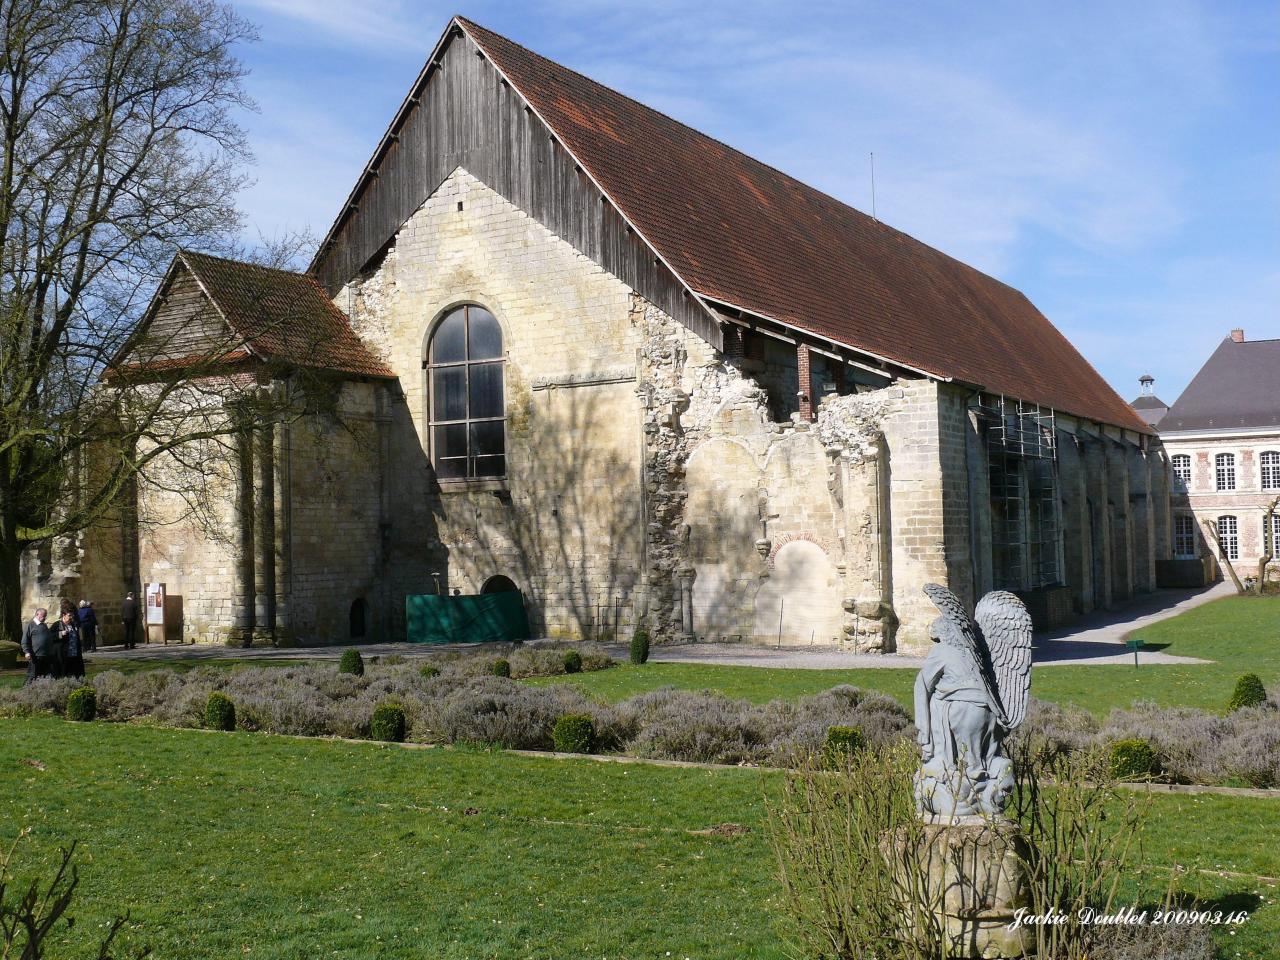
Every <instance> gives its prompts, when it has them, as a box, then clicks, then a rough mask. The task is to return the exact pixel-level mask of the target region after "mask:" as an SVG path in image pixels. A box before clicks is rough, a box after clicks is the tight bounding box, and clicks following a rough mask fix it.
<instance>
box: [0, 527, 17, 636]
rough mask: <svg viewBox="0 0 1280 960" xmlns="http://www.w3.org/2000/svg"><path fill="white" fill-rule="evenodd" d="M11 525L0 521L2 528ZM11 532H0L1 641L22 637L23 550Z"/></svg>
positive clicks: (5, 530)
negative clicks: (9, 534)
mask: <svg viewBox="0 0 1280 960" xmlns="http://www.w3.org/2000/svg"><path fill="white" fill-rule="evenodd" d="M8 526H9V523H8V522H6V521H3V520H0V527H8ZM8 533H9V530H7V529H4V530H0V640H9V641H12V642H13V643H17V642H18V641H19V639H20V638H21V637H22V576H21V570H22V550H21V549H20V548H19V547H18V545H17V541H16V539H15V538H14V537H12V536H8V535H7V534H8Z"/></svg>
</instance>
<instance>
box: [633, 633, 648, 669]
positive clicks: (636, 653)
mask: <svg viewBox="0 0 1280 960" xmlns="http://www.w3.org/2000/svg"><path fill="white" fill-rule="evenodd" d="M648 660H649V631H648V630H646V629H645V628H644V627H641V628H640V629H638V630H637V631H636V632H635V633H633V634H632V635H631V662H632V663H634V664H637V665H639V664H641V663H647V662H648Z"/></svg>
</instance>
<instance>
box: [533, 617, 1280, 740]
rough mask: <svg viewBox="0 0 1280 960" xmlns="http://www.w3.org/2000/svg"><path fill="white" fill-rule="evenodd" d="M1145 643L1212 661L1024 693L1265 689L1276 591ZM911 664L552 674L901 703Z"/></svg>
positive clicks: (629, 688)
mask: <svg viewBox="0 0 1280 960" xmlns="http://www.w3.org/2000/svg"><path fill="white" fill-rule="evenodd" d="M1137 636H1140V637H1141V638H1142V639H1143V640H1144V641H1145V642H1146V644H1147V645H1148V647H1149V648H1152V649H1160V650H1162V651H1163V652H1165V653H1171V654H1179V655H1182V656H1189V657H1199V658H1201V659H1206V660H1213V661H1215V662H1214V663H1208V664H1168V665H1159V664H1143V665H1141V666H1140V667H1138V668H1137V669H1135V668H1134V667H1133V666H1132V664H1124V665H1121V664H1115V665H1106V666H1076V665H1062V666H1058V665H1052V664H1048V665H1045V666H1042V667H1038V668H1036V670H1035V672H1034V673H1033V674H1032V679H1031V693H1032V695H1033V696H1036V697H1039V698H1041V699H1042V700H1051V701H1054V702H1056V703H1069V704H1074V705H1076V706H1080V707H1083V708H1085V709H1086V710H1089V711H1091V712H1093V713H1095V714H1099V715H1102V714H1105V713H1106V712H1107V711H1108V710H1110V709H1111V708H1112V707H1127V706H1129V704H1130V703H1132V702H1133V701H1134V700H1154V701H1156V702H1157V703H1161V704H1165V705H1170V706H1173V705H1178V706H1190V707H1202V708H1204V709H1206V710H1222V709H1224V708H1225V706H1226V702H1227V698H1228V697H1230V695H1231V689H1232V687H1233V686H1234V685H1235V681H1236V678H1237V677H1238V676H1240V674H1242V673H1245V672H1253V673H1256V674H1258V675H1259V676H1260V677H1261V678H1262V681H1263V683H1264V684H1265V685H1266V686H1267V689H1268V691H1271V690H1273V689H1275V688H1276V687H1277V686H1280V597H1261V598H1259V597H1226V598H1223V599H1221V600H1215V601H1213V602H1212V603H1207V604H1205V605H1203V606H1200V607H1196V608H1195V609H1193V610H1189V611H1187V612H1186V613H1183V614H1180V615H1179V616H1177V617H1174V618H1172V619H1170V620H1165V621H1163V622H1161V623H1158V624H1156V625H1154V626H1151V627H1147V628H1145V629H1143V630H1140V631H1138V632H1137ZM915 674H916V671H915V670H896V669H894V670H881V669H873V670H795V669H765V668H760V667H726V666H704V665H702V664H683V663H648V664H645V665H644V666H643V667H634V666H632V665H630V664H624V665H622V666H620V667H618V668H616V669H613V670H606V671H602V672H598V673H582V674H574V675H572V676H568V677H555V678H552V679H551V681H539V682H569V683H577V684H579V685H581V686H582V687H583V688H584V689H586V690H588V691H590V692H591V693H593V694H595V695H596V696H598V697H601V698H602V699H605V700H609V701H618V700H623V699H626V698H627V697H629V696H632V695H633V694H636V693H641V692H643V691H646V690H653V689H656V688H658V687H663V686H673V687H678V688H680V689H686V690H703V689H706V690H719V691H721V692H723V693H725V694H727V695H729V696H732V697H743V698H746V699H748V700H752V701H754V702H756V703H764V702H766V701H768V700H773V699H777V698H779V697H782V698H790V697H798V696H803V695H805V694H812V693H820V692H821V691H823V690H827V689H830V688H831V687H833V686H835V685H836V684H838V683H851V684H853V685H854V686H857V687H863V688H866V689H871V690H882V691H884V692H885V693H887V694H889V695H890V696H893V697H896V698H897V699H898V700H899V701H901V702H902V703H903V705H904V706H908V707H910V697H911V688H912V684H913V683H914V682H915Z"/></svg>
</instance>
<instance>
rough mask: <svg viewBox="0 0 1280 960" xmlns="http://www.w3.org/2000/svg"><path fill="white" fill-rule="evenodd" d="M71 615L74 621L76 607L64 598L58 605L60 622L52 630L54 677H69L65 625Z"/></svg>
mask: <svg viewBox="0 0 1280 960" xmlns="http://www.w3.org/2000/svg"><path fill="white" fill-rule="evenodd" d="M68 614H70V615H71V619H72V620H74V619H75V616H76V605H75V604H74V603H72V602H71V601H70V600H68V599H67V598H66V597H63V598H62V600H61V601H60V602H59V603H58V621H57V623H55V624H53V626H52V627H51V628H50V629H51V630H52V631H53V641H54V642H53V675H54V676H55V677H59V678H61V677H65V676H67V657H68V654H67V634H66V630H65V629H64V626H63V625H64V624H65V623H66V622H67V615H68Z"/></svg>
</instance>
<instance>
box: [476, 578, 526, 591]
mask: <svg viewBox="0 0 1280 960" xmlns="http://www.w3.org/2000/svg"><path fill="white" fill-rule="evenodd" d="M519 591H520V588H519V587H517V586H516V585H515V584H514V583H512V581H511V578H510V577H504V576H502V575H501V574H499V575H498V576H496V577H490V578H489V579H488V580H486V581H485V582H484V586H482V587H481V588H480V592H481V593H518V592H519Z"/></svg>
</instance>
